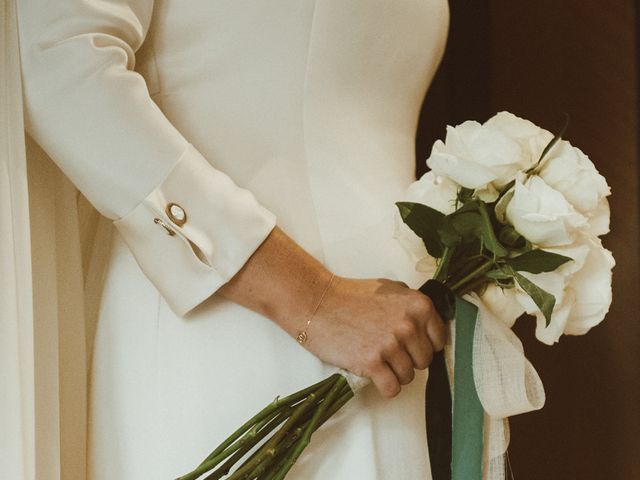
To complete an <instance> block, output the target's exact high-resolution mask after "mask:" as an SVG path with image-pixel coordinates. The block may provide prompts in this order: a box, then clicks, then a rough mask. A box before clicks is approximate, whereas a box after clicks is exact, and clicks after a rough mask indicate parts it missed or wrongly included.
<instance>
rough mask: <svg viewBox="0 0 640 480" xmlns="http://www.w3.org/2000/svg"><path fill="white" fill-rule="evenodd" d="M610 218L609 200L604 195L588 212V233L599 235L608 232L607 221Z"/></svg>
mask: <svg viewBox="0 0 640 480" xmlns="http://www.w3.org/2000/svg"><path fill="white" fill-rule="evenodd" d="M610 220H611V211H610V209H609V200H607V198H606V197H604V198H602V199H601V200H600V203H598V206H597V207H596V209H595V210H593V211H592V212H590V214H589V227H588V228H587V230H588V232H589V234H590V235H592V236H594V237H599V236H600V235H604V234H605V233H609V222H610Z"/></svg>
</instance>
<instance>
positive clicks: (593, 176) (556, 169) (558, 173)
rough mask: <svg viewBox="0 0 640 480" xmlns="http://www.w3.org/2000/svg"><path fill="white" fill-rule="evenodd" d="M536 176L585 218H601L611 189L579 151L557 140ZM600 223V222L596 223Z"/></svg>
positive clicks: (564, 141) (601, 221)
mask: <svg viewBox="0 0 640 480" xmlns="http://www.w3.org/2000/svg"><path fill="white" fill-rule="evenodd" d="M539 175H540V176H541V177H542V178H543V179H544V181H545V182H546V183H547V184H548V185H550V186H551V187H553V188H554V189H555V190H558V191H559V192H560V193H562V195H563V196H564V197H565V198H566V199H567V200H568V201H569V203H571V205H573V207H574V208H575V209H576V210H577V211H578V212H580V213H582V214H583V215H584V216H586V217H587V218H591V217H593V216H596V214H599V215H602V213H603V211H604V210H603V207H604V205H605V203H603V201H604V202H606V197H607V196H608V195H610V194H611V189H610V188H609V185H607V181H606V180H605V178H604V177H603V176H602V175H600V173H599V172H598V170H597V169H596V167H595V166H594V164H593V162H592V161H591V160H590V159H589V157H587V156H586V155H585V154H584V153H583V152H582V151H581V150H580V149H579V148H576V147H574V146H572V145H571V144H570V143H569V142H567V141H566V140H560V141H559V142H558V143H557V144H556V145H555V146H554V147H553V148H552V149H551V151H550V152H549V153H548V157H547V158H545V160H544V162H543V164H542V168H541V169H540V172H539ZM607 211H608V209H607ZM603 221H604V220H603V219H602V218H600V219H599V223H603ZM608 223H609V222H608V218H607V219H606V224H607V225H608Z"/></svg>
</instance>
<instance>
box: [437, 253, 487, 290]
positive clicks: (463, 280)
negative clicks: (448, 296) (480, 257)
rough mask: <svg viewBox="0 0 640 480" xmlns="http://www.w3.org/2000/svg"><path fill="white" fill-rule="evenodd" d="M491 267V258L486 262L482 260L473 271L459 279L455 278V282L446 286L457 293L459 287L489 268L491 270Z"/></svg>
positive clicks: (462, 286)
mask: <svg viewBox="0 0 640 480" xmlns="http://www.w3.org/2000/svg"><path fill="white" fill-rule="evenodd" d="M492 267H493V260H487V261H486V262H483V263H482V264H481V265H480V266H478V267H477V268H475V269H474V270H473V271H471V272H470V273H468V274H467V275H465V276H464V277H462V278H461V279H460V280H457V281H456V282H453V283H452V284H450V285H448V286H449V288H450V289H451V290H453V291H454V292H456V293H458V291H460V289H462V288H464V286H465V284H466V283H467V282H469V281H473V280H475V279H476V278H478V277H480V276H482V275H484V274H485V273H487V272H488V271H489V270H491V268H492Z"/></svg>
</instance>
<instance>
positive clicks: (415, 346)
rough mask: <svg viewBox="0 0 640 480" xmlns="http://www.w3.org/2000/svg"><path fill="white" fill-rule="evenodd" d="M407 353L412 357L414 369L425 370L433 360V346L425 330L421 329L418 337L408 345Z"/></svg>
mask: <svg viewBox="0 0 640 480" xmlns="http://www.w3.org/2000/svg"><path fill="white" fill-rule="evenodd" d="M406 348H407V352H408V354H409V355H410V356H411V361H412V362H413V366H414V368H417V369H418V370H424V369H425V368H428V367H429V365H431V360H433V346H432V345H431V340H429V337H428V336H427V333H426V331H425V330H424V329H421V328H419V329H418V333H417V334H416V336H415V337H414V338H413V339H412V340H411V341H409V342H407V344H406Z"/></svg>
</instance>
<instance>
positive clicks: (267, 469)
mask: <svg viewBox="0 0 640 480" xmlns="http://www.w3.org/2000/svg"><path fill="white" fill-rule="evenodd" d="M352 397H353V391H352V390H351V387H349V384H348V383H347V380H346V378H345V377H343V376H342V375H340V374H338V373H335V374H333V375H331V376H330V377H328V378H326V379H324V380H322V381H321V382H318V383H316V384H314V385H311V386H310V387H307V388H304V389H302V390H300V391H299V392H296V393H293V394H291V395H288V396H286V397H283V398H276V399H275V400H274V401H273V402H271V403H270V404H269V405H267V406H266V407H265V408H264V409H262V410H261V411H260V412H258V413H257V414H256V415H255V416H254V417H253V418H251V419H250V420H248V421H247V422H246V423H245V424H244V425H242V426H241V427H240V428H239V429H238V430H236V431H235V432H234V433H233V434H232V435H231V436H229V437H228V438H227V439H226V440H225V441H224V442H222V443H221V444H220V445H219V446H218V447H217V448H216V449H215V450H214V451H213V452H211V453H210V454H209V456H207V458H205V459H204V460H203V461H202V463H201V464H200V465H198V467H196V468H195V469H194V470H193V471H192V472H190V473H187V474H186V475H183V476H182V477H180V478H179V480H196V479H198V478H201V477H202V475H204V474H205V473H208V472H211V473H209V475H208V476H206V477H203V478H204V479H207V480H218V479H221V478H223V477H224V478H226V479H227V480H249V479H260V480H263V479H264V480H267V479H269V480H281V479H283V478H285V476H286V474H287V472H288V471H289V470H290V469H291V467H292V466H293V464H294V463H295V462H296V460H297V459H298V457H299V456H300V454H301V453H302V451H303V450H304V449H305V448H306V446H307V445H308V444H309V441H310V439H311V435H312V434H313V433H314V432H315V431H316V430H317V429H318V428H320V427H321V426H322V425H323V424H324V423H325V422H326V421H327V420H328V419H329V418H331V417H332V416H333V415H334V414H335V413H336V412H337V411H338V410H340V408H342V406H343V405H344V404H345V403H347V402H348V401H349V400H350V399H351V398H352ZM269 434H271V436H270V437H269V438H268V439H267V440H266V441H264V442H263V440H264V439H265V438H267V437H268V436H269ZM260 442H263V443H262V444H260ZM258 445H259V446H258ZM255 447H258V448H255ZM248 454H249V456H248V458H247V459H246V461H244V462H243V463H242V465H241V466H240V467H239V468H237V469H236V470H235V471H234V472H233V473H232V474H231V475H229V472H230V471H231V469H232V468H233V466H234V465H235V464H236V463H238V462H239V461H240V460H242V459H243V458H244V457H246V456H247V455H248ZM227 475H228V476H227Z"/></svg>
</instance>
